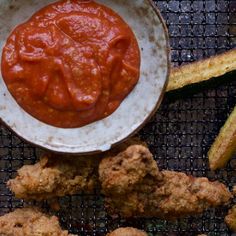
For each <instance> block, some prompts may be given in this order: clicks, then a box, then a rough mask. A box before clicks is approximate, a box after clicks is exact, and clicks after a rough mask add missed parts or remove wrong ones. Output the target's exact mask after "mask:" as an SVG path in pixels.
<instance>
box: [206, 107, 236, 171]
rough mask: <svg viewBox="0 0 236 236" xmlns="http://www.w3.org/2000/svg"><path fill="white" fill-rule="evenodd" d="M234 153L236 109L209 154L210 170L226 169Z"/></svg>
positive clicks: (235, 144)
mask: <svg viewBox="0 0 236 236" xmlns="http://www.w3.org/2000/svg"><path fill="white" fill-rule="evenodd" d="M234 152H236V107H235V108H234V110H233V112H232V113H231V115H230V117H229V118H228V120H227V121H226V123H225V125H224V126H223V127H222V129H221V130H220V133H219V135H218V137H217V138H216V140H215V142H214V143H213V145H212V147H211V149H210V151H209V153H208V157H209V162H210V168H211V169H212V170H216V169H219V168H222V167H224V166H225V165H226V164H227V162H228V161H229V160H230V158H231V157H232V155H233V154H234Z"/></svg>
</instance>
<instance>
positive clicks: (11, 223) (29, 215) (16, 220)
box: [0, 208, 73, 236]
mask: <svg viewBox="0 0 236 236" xmlns="http://www.w3.org/2000/svg"><path fill="white" fill-rule="evenodd" d="M0 235H1V236H73V235H72V234H69V233H68V232H67V231H63V230H62V229H61V227H60V225H59V221H58V218H57V217H55V216H48V215H45V214H43V213H41V212H40V211H39V210H38V209H36V208H25V209H18V210H16V211H14V212H12V213H9V214H6V215H4V216H2V217H0Z"/></svg>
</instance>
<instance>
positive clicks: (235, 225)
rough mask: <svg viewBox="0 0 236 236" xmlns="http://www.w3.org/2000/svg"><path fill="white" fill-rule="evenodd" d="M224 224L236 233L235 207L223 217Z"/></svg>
mask: <svg viewBox="0 0 236 236" xmlns="http://www.w3.org/2000/svg"><path fill="white" fill-rule="evenodd" d="M225 223H226V224H227V225H228V227H229V228H230V229H231V230H232V231H234V232H236V205H235V206H233V208H232V209H230V210H229V213H228V215H227V216H226V217H225Z"/></svg>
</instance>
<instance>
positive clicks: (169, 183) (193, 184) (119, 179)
mask: <svg viewBox="0 0 236 236" xmlns="http://www.w3.org/2000/svg"><path fill="white" fill-rule="evenodd" d="M99 178H100V181H101V185H102V191H103V193H104V195H105V202H106V207H107V210H108V212H109V213H110V214H111V215H114V216H115V215H120V216H122V217H126V218H129V217H159V218H163V219H176V218H179V217H184V216H189V215H195V214H198V213H202V212H203V211H204V210H206V209H208V208H211V207H217V206H220V205H226V204H228V203H229V201H230V199H231V197H232V195H231V193H230V192H229V190H228V189H227V188H226V186H225V185H223V184H221V183H219V182H210V181H209V180H208V179H207V178H195V177H193V176H187V175H186V174H184V173H179V172H174V171H159V169H158V166H157V164H156V161H155V160H154V159H153V156H152V154H151V153H150V151H149V150H148V148H147V147H145V146H140V145H131V146H130V147H128V148H127V149H126V150H124V151H123V152H121V153H119V154H118V155H116V156H108V157H105V158H104V159H103V160H102V161H101V163H100V165H99Z"/></svg>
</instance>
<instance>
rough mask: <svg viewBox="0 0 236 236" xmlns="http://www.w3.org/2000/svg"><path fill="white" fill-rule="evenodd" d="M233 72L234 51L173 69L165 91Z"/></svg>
mask: <svg viewBox="0 0 236 236" xmlns="http://www.w3.org/2000/svg"><path fill="white" fill-rule="evenodd" d="M234 70H236V49H232V50H229V51H228V52H225V53H222V54H219V55H217V56H213V57H210V58H208V59H205V60H201V61H197V62H193V63H190V64H187V65H184V66H181V67H177V68H173V69H172V70H171V73H170V79H169V83H168V86H167V91H172V90H176V89H180V88H183V87H185V86H187V85H190V84H194V83H199V82H202V81H206V80H209V79H211V78H213V77H219V76H222V75H224V74H226V73H228V72H230V71H234Z"/></svg>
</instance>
